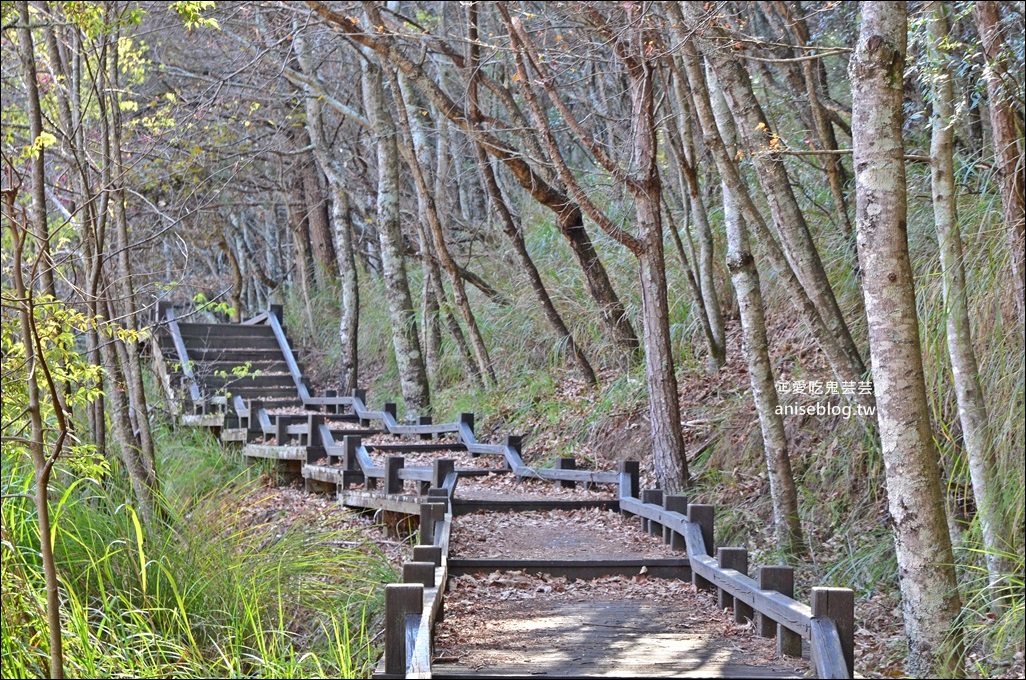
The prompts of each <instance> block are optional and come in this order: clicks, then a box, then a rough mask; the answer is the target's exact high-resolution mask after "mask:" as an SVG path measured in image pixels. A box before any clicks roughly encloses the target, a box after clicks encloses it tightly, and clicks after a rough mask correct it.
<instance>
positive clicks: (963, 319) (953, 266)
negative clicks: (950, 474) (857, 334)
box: [927, 3, 1011, 605]
mask: <svg viewBox="0 0 1026 680" xmlns="http://www.w3.org/2000/svg"><path fill="white" fill-rule="evenodd" d="M946 8H947V3H936V4H935V5H934V7H933V10H932V15H931V18H930V40H929V41H928V42H927V44H928V46H929V49H930V52H931V57H932V58H933V59H934V61H935V63H934V64H933V69H934V71H935V72H934V73H933V77H932V78H931V83H932V84H933V120H932V125H933V136H932V139H931V143H930V167H931V171H932V172H931V184H932V188H933V216H934V219H933V221H934V224H935V225H936V227H937V241H938V244H939V246H940V261H941V270H942V272H943V284H944V311H945V316H946V317H947V338H948V354H949V356H950V357H951V369H952V373H953V375H954V383H955V397H956V398H957V400H958V416H959V420H960V421H961V423H962V438H963V441H964V444H965V455H966V458H967V460H968V463H969V477H970V479H971V480H972V486H973V496H974V498H975V499H976V513H977V515H976V516H977V518H978V519H979V521H980V531H981V533H982V535H983V549H984V552H985V559H986V563H987V574H988V576H989V579H990V588H991V601H992V602H993V603H994V604H995V605H996V604H997V599H998V598H999V597H1000V585H1001V581H1002V578H1003V574H1004V573H1005V572H1006V571H1009V570H1010V569H1011V565H1010V564H1009V562H1008V559H1007V558H1004V557H1002V556H1003V555H1006V554H1007V553H1008V552H1009V551H1010V550H1011V547H1010V544H1008V545H1006V544H1005V543H1004V541H1003V539H1004V537H1005V527H1004V522H1003V521H1002V517H1001V506H1000V504H999V502H998V501H999V499H1000V497H1001V492H1000V484H999V483H998V480H997V479H996V478H995V472H996V470H997V465H996V462H995V459H994V455H993V451H992V449H991V442H992V439H991V437H990V433H989V430H990V424H989V420H988V418H987V405H986V402H985V401H984V399H983V390H982V388H981V387H980V372H979V368H978V366H977V363H976V353H975V352H974V351H973V338H972V330H971V326H970V323H969V300H968V295H967V292H966V284H965V266H964V264H963V258H962V235H961V232H960V230H959V226H958V211H957V208H956V193H955V168H954V160H953V154H954V151H953V147H954V125H955V104H954V99H955V95H954V87H953V85H952V82H951V72H950V70H949V68H948V64H947V62H946V61H944V59H945V58H946V57H945V56H944V55H942V54H941V53H940V52H939V46H941V45H944V44H945V43H947V41H948V40H949V32H950V28H949V25H948V18H947V15H946Z"/></svg>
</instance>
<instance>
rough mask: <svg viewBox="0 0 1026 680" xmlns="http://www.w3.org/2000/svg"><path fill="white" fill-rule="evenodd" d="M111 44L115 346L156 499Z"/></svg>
mask: <svg viewBox="0 0 1026 680" xmlns="http://www.w3.org/2000/svg"><path fill="white" fill-rule="evenodd" d="M109 40H110V45H111V49H109V50H108V53H109V60H108V62H107V71H106V73H105V74H104V75H105V76H106V77H107V79H108V80H107V82H108V83H109V84H110V87H109V88H108V96H109V99H106V100H104V99H101V100H100V101H99V102H98V103H99V104H100V111H101V115H102V116H103V125H102V127H103V128H104V139H103V145H104V154H103V157H104V159H105V160H106V161H107V163H106V164H105V165H106V167H104V168H103V170H102V172H103V174H104V175H105V178H106V180H107V181H106V182H105V183H104V186H107V187H110V190H111V201H110V207H111V212H112V218H113V223H114V234H115V247H116V248H117V258H116V271H117V282H116V283H117V285H116V286H115V290H118V291H120V297H121V299H120V304H121V307H122V309H123V313H122V314H121V317H122V319H123V320H120V321H118V322H119V323H120V324H121V325H122V326H123V327H124V328H126V329H127V330H128V331H129V332H130V334H131V337H129V338H127V339H126V340H124V341H123V342H122V341H120V340H118V339H116V338H115V339H113V342H115V343H119V346H121V345H123V347H124V352H123V354H124V361H123V362H122V370H123V371H124V377H125V381H126V385H127V388H128V405H129V408H130V412H132V413H134V414H135V424H136V430H137V433H133V434H134V436H133V439H135V440H136V441H137V442H138V452H139V456H140V458H141V459H142V464H143V466H144V467H145V468H146V470H145V477H144V479H145V484H146V486H147V487H148V489H149V494H150V497H151V498H152V497H153V496H155V495H156V494H157V492H158V490H159V478H158V476H157V458H156V452H155V451H154V448H153V436H152V433H151V432H150V420H149V407H148V405H147V402H146V389H145V386H144V385H143V376H142V360H141V357H140V356H139V339H138V338H137V337H135V336H136V334H137V333H138V331H139V325H138V310H137V307H136V293H135V282H134V278H133V274H132V264H131V255H132V244H131V241H130V238H129V234H128V215H127V213H126V210H127V204H128V197H127V195H126V192H125V188H124V182H125V179H126V177H127V169H126V168H125V162H124V153H123V150H122V138H121V106H120V102H121V97H120V93H121V83H120V74H121V71H120V65H119V63H118V62H119V60H118V50H117V46H118V44H119V40H120V35H119V33H115V34H112V35H111V36H109ZM105 109H106V110H105ZM108 301H109V302H110V303H113V300H111V299H110V298H108ZM112 307H114V308H115V309H116V306H115V305H112ZM108 318H110V319H111V321H117V320H118V317H117V316H115V315H114V314H113V313H111V314H110V316H109V317H108ZM156 507H157V506H156V504H153V509H156Z"/></svg>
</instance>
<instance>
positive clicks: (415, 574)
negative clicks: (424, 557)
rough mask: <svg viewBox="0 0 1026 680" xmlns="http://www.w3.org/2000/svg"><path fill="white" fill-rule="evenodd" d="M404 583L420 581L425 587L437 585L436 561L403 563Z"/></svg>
mask: <svg viewBox="0 0 1026 680" xmlns="http://www.w3.org/2000/svg"><path fill="white" fill-rule="evenodd" d="M403 583H419V584H420V585H422V586H424V587H425V588H434V587H435V563H434V562H407V563H405V564H404V565H403Z"/></svg>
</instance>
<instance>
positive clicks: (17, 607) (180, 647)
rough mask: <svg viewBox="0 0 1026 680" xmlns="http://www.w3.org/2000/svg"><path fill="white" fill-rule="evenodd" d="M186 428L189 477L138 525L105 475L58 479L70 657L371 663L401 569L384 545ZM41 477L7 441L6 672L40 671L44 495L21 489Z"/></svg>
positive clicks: (280, 668)
mask: <svg viewBox="0 0 1026 680" xmlns="http://www.w3.org/2000/svg"><path fill="white" fill-rule="evenodd" d="M184 440H185V445H181V444H180V445H179V447H178V449H177V450H175V449H174V448H172V447H168V448H166V449H164V452H165V456H166V458H165V460H164V470H165V473H167V472H168V471H170V470H176V471H177V472H178V473H179V474H175V475H169V476H168V479H169V481H170V480H171V479H172V478H174V479H178V480H180V481H179V482H177V483H169V484H168V485H167V486H168V488H167V489H165V493H166V496H165V497H164V498H163V499H162V501H163V503H164V506H165V508H166V513H167V514H166V519H165V521H164V522H162V523H160V524H159V525H157V526H148V527H147V526H143V525H142V524H141V523H140V521H139V518H138V516H137V515H136V513H135V510H134V509H133V508H132V506H130V505H128V504H125V503H123V502H121V501H120V499H121V498H123V497H125V496H124V494H122V493H119V490H118V489H117V488H116V486H113V485H111V484H109V483H107V484H105V483H103V482H101V481H98V480H94V479H85V478H83V479H75V480H71V481H66V482H64V483H59V484H55V485H54V487H56V488H54V490H53V493H52V495H51V503H52V508H53V510H52V512H53V515H54V518H55V522H54V526H55V530H54V536H53V540H54V549H55V555H56V558H57V564H58V570H59V574H60V577H61V601H62V606H61V627H62V636H63V639H64V653H65V657H66V658H65V667H66V669H67V673H68V674H69V675H72V676H76V675H77V676H85V677H101V676H132V677H166V676H170V675H174V676H176V677H225V676H253V677H325V676H336V677H365V676H367V675H369V673H370V669H371V664H372V663H373V661H374V659H375V656H376V650H375V648H374V645H373V642H372V639H373V634H372V631H373V629H374V626H375V623H376V617H377V612H378V609H379V607H380V599H381V588H380V586H381V584H383V583H386V582H388V581H390V580H392V579H394V577H395V574H394V573H392V569H391V567H389V566H388V564H387V562H386V560H385V559H384V558H383V556H381V555H380V553H379V552H378V551H377V549H376V548H374V547H373V546H368V545H366V544H365V542H364V541H363V540H362V538H361V537H360V536H359V535H356V534H355V533H354V531H353V530H351V529H345V528H336V527H337V525H338V523H337V522H333V521H332V518H330V517H325V516H324V515H325V513H324V512H320V513H319V512H318V511H316V510H309V509H305V508H298V509H297V508H295V507H290V506H289V505H288V504H285V503H283V502H282V501H281V500H280V497H279V496H277V495H276V494H273V493H269V492H262V491H261V489H260V488H259V485H258V484H257V483H256V482H245V481H242V480H241V478H238V477H234V478H230V479H228V480H227V481H226V480H224V479H219V478H218V477H217V475H218V472H217V470H216V468H210V467H207V465H209V462H210V460H211V459H212V458H213V452H214V450H216V449H217V445H216V443H213V442H212V441H211V442H209V443H207V444H206V446H205V447H203V446H196V442H195V441H190V437H189V436H185V437H184ZM223 467H225V468H226V469H229V470H230V469H231V466H230V465H229V466H223ZM204 469H206V470H207V471H208V473H210V477H211V479H212V481H211V482H209V483H206V484H203V483H201V482H200V480H201V479H202V470H204ZM31 479H32V472H31V468H30V466H28V465H27V463H26V461H25V460H24V459H23V458H18V457H16V456H13V455H11V453H10V452H8V451H5V452H4V454H3V474H2V493H3V497H4V501H3V505H2V522H3V543H2V547H0V551H2V583H3V595H2V597H3V610H2V614H0V618H2V623H3V627H2V634H0V649H2V656H0V674H2V676H3V677H5V678H6V677H43V676H45V675H46V668H47V661H48V654H49V651H48V649H47V640H48V638H47V628H46V619H45V615H44V604H45V592H44V583H43V575H42V569H41V567H40V563H39V548H38V545H39V540H38V539H39V537H38V534H37V533H36V523H35V510H34V506H33V504H32V502H31V499H30V498H28V497H26V496H24V495H21V494H26V493H27V491H28V490H29V489H30V488H31V483H32V482H31ZM183 482H184V483H183ZM204 487H205V488H204Z"/></svg>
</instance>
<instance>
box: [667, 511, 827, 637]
mask: <svg viewBox="0 0 1026 680" xmlns="http://www.w3.org/2000/svg"><path fill="white" fill-rule="evenodd" d="M688 526H689V527H691V526H694V525H692V524H689V525H688ZM693 531H697V528H696V529H695V530H693ZM684 539H685V541H687V540H688V534H687V533H685V534H684ZM689 557H690V559H691V570H692V571H693V572H695V573H696V574H699V575H700V576H702V577H703V578H705V579H707V580H708V581H710V582H712V584H713V585H715V586H716V587H717V588H723V589H724V590H726V591H727V592H729V593H730V594H731V595H733V596H734V597H735V598H736V599H738V600H741V601H742V602H744V603H745V604H747V605H749V606H750V607H752V609H754V610H756V611H758V612H762V613H763V614H766V615H768V616H769V617H770V618H771V619H773V620H774V621H776V622H777V623H779V624H782V625H783V626H785V627H786V628H788V629H790V630H793V631H794V632H796V633H798V634H799V635H801V636H802V637H803V638H806V639H808V638H809V625H810V622H811V621H812V610H811V609H810V608H809V607H808V605H804V604H802V603H800V602H796V601H795V600H792V599H791V598H789V597H787V596H785V595H781V594H780V593H778V592H776V591H775V590H761V589H760V588H759V587H758V584H756V582H755V580H753V579H751V578H749V577H747V576H742V575H741V574H739V573H737V572H736V571H734V570H733V569H721V568H720V567H719V565H718V564H717V563H716V560H715V559H713V558H712V557H709V556H708V555H695V554H691V553H689Z"/></svg>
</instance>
